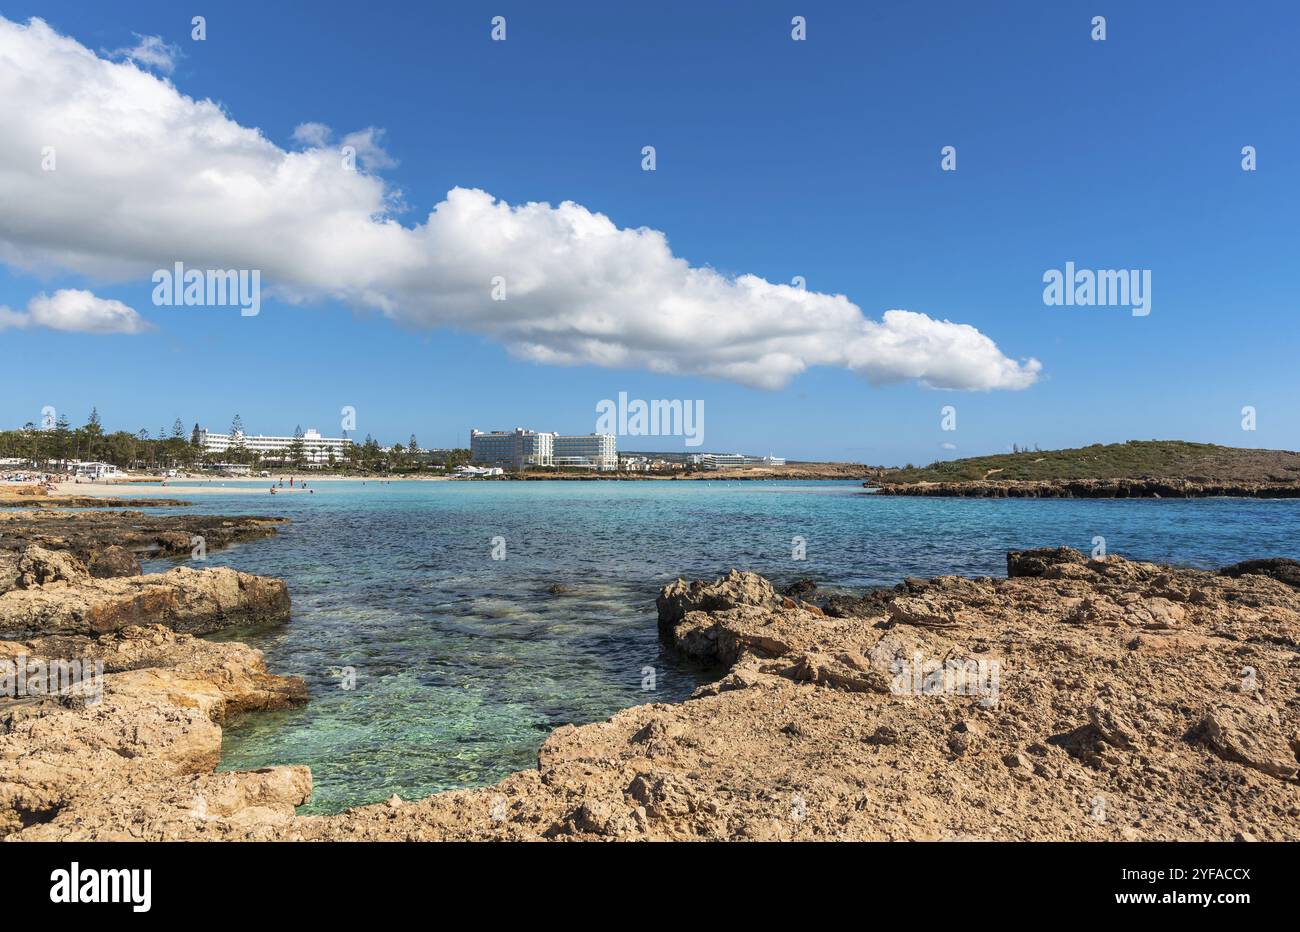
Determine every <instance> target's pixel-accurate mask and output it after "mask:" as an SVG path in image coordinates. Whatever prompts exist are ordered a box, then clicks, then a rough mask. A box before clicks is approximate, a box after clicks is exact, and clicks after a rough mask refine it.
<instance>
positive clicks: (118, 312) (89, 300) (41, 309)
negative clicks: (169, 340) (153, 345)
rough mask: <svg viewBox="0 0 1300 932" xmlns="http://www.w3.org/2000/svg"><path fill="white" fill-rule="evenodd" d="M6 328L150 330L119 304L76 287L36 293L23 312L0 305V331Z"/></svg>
mask: <svg viewBox="0 0 1300 932" xmlns="http://www.w3.org/2000/svg"><path fill="white" fill-rule="evenodd" d="M6 327H20V328H26V327H46V328H48V329H50V330H64V331H68V332H71V333H144V332H145V331H146V330H152V329H153V327H152V326H151V325H150V324H149V322H148V321H146V320H145V319H144V318H143V317H141V316H140V315H139V314H137V313H136V312H135V311H134V310H133V309H132V308H129V307H127V306H126V305H125V304H123V303H122V302H121V301H114V300H112V299H109V298H100V297H97V296H96V295H94V294H92V293H91V292H89V291H79V290H77V289H75V288H64V289H61V290H59V291H56V292H54V294H52V295H47V294H44V293H41V294H38V295H37V296H36V297H34V298H32V299H31V300H30V301H28V302H27V310H26V311H25V312H24V311H15V310H11V309H10V308H7V307H3V306H0V330H4V329H5V328H6Z"/></svg>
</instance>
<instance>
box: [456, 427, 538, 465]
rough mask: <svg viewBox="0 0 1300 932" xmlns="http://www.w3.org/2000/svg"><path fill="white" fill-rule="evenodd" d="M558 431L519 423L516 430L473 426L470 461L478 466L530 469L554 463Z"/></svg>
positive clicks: (470, 435)
mask: <svg viewBox="0 0 1300 932" xmlns="http://www.w3.org/2000/svg"><path fill="white" fill-rule="evenodd" d="M554 439H555V435H554V434H547V433H538V432H537V431H535V430H525V429H524V428H522V427H516V428H515V429H514V430H492V431H482V430H471V431H470V432H469V461H470V462H471V463H473V464H474V465H476V466H500V467H501V468H502V469H514V470H519V469H527V468H529V467H530V466H550V465H551V451H552V449H553V447H552V441H553V440H554Z"/></svg>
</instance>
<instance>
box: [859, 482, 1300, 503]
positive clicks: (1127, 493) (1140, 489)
mask: <svg viewBox="0 0 1300 932" xmlns="http://www.w3.org/2000/svg"><path fill="white" fill-rule="evenodd" d="M863 485H864V486H865V487H867V488H872V489H875V492H876V494H877V495H920V496H938V497H954V498H1212V497H1216V496H1227V497H1231V498H1300V483H1295V482H1222V481H1194V480H1191V479H1147V478H1137V479H973V480H969V481H960V480H959V481H951V482H905V483H887V482H886V483H880V482H878V481H870V480H869V481H867V482H864V483H863Z"/></svg>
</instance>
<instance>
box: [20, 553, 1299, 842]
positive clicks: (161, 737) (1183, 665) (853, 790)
mask: <svg viewBox="0 0 1300 932" xmlns="http://www.w3.org/2000/svg"><path fill="white" fill-rule="evenodd" d="M20 564H21V566H20V569H21V572H20V574H19V576H18V585H17V586H16V587H15V588H13V589H11V590H10V591H9V592H7V593H5V594H4V595H3V596H0V625H2V626H3V628H4V629H6V630H15V629H17V628H24V629H25V628H28V627H29V626H36V627H38V628H43V629H44V631H42V632H40V633H30V632H29V633H28V634H27V635H26V636H25V639H21V638H19V637H18V636H13V635H0V636H13V637H14V638H15V639H14V640H10V641H2V642H0V659H3V658H15V657H20V656H25V657H28V658H31V657H37V658H56V657H62V658H68V657H74V656H76V657H82V658H86V659H91V660H98V661H99V662H101V663H102V664H103V671H104V675H103V678H102V698H101V700H100V701H99V702H98V703H96V704H93V705H92V704H90V703H88V702H87V701H86V698H85V695H84V693H85V690H80V691H79V690H76V689H74V690H69V691H68V692H67V693H66V694H63V695H58V696H46V697H38V698H36V699H23V700H9V701H4V700H0V835H4V836H7V839H8V840H60V839H62V840H109V839H155V840H173V839H229V840H250V839H282V840H332V839H356V840H383V839H388V840H397V839H404V840H437V839H447V840H451V839H478V840H488V839H500V840H543V839H556V840H559V839H572V840H613V839H1003V840H1007V839H1096V840H1121V839H1222V840H1226V839H1233V838H1239V839H1246V840H1249V839H1267V840H1282V839H1290V840H1295V839H1298V838H1300V779H1298V777H1297V769H1298V768H1300V590H1298V589H1297V586H1300V564H1298V563H1296V562H1295V561H1290V560H1276V559H1275V560H1260V561H1252V562H1249V563H1243V564H1237V565H1234V566H1232V567H1226V568H1224V569H1223V570H1220V571H1218V572H1213V571H1203V570H1190V569H1180V568H1174V567H1167V566H1159V565H1155V564H1149V563H1139V562H1131V561H1128V560H1124V559H1122V558H1120V557H1117V556H1111V557H1109V558H1108V559H1106V560H1104V561H1103V560H1089V559H1087V558H1086V557H1084V556H1083V555H1082V554H1080V553H1078V552H1076V551H1073V550H1068V549H1064V548H1061V549H1056V550H1043V551H1027V552H1022V553H1013V554H1010V555H1009V557H1008V576H1007V578H1005V579H991V578H979V579H967V578H960V577H938V578H936V579H930V580H921V579H908V580H905V581H904V582H902V583H900V584H899V585H898V586H897V587H895V588H893V589H890V590H882V591H876V592H870V593H866V594H864V595H862V596H860V597H845V596H843V595H839V596H823V595H822V594H821V593H820V592H819V591H818V589H817V587H816V585H815V583H813V582H811V581H802V582H800V583H798V584H795V585H793V586H790V587H786V589H785V590H783V591H778V590H776V589H775V588H774V587H773V586H772V585H771V584H770V583H769V582H768V581H767V580H765V579H763V578H762V577H760V576H757V575H755V574H752V573H741V572H737V571H732V572H731V573H730V574H729V575H728V576H726V577H724V578H723V579H720V580H716V581H713V582H693V583H687V582H685V581H682V580H678V581H677V582H675V583H673V584H672V585H670V586H668V587H666V588H665V589H664V590H663V592H662V593H661V595H660V597H659V600H658V614H659V625H660V631H661V634H662V636H663V637H664V638H665V639H666V640H667V641H668V642H670V643H671V644H672V645H674V646H675V647H676V648H677V649H678V650H680V651H682V652H684V653H686V654H688V655H691V656H693V657H696V658H699V659H701V660H705V661H708V662H712V663H716V664H718V665H719V666H720V668H721V670H722V672H721V675H720V677H719V678H718V679H717V680H716V681H714V682H712V683H710V684H708V685H706V686H703V687H701V688H700V689H698V690H697V691H696V692H695V693H694V694H692V696H691V697H690V698H689V699H688V700H686V701H685V702H682V703H679V704H658V703H656V704H650V705H642V706H636V707H634V708H630V709H626V710H624V711H622V712H619V713H618V714H616V715H614V716H613V717H611V718H610V719H609V720H608V721H605V722H599V723H594V724H589V725H583V726H578V727H575V726H572V725H568V726H564V727H561V728H559V729H557V730H556V731H554V732H553V733H552V734H551V735H550V736H549V737H548V738H547V739H546V741H545V742H544V743H543V744H542V746H541V749H540V750H539V752H538V766H537V768H536V769H534V770H528V771H523V772H519V773H515V774H513V775H511V776H509V777H507V778H506V779H504V780H502V781H501V782H499V783H498V784H496V785H495V786H491V787H485V788H481V789H475V790H464V791H456V792H448V793H441V794H437V795H435V796H431V797H428V798H427V799H424V800H421V801H417V802H408V801H404V800H401V799H398V798H397V797H393V798H392V799H390V800H389V801H388V802H386V803H379V804H375V805H370V806H364V807H359V808H356V809H352V810H348V811H346V812H343V813H341V814H339V815H336V816H298V815H296V814H295V812H294V808H295V807H296V806H298V805H301V804H302V803H303V802H305V801H306V800H307V799H308V798H309V796H310V792H311V775H310V772H309V770H308V769H307V768H306V767H300V766H294V767H274V768H267V769H264V770H259V771H251V772H241V773H220V774H218V773H214V772H213V771H214V768H215V766H216V765H217V762H218V760H219V756H220V742H221V723H222V722H224V721H225V720H226V718H227V717H228V716H229V715H232V714H235V713H242V712H250V711H255V710H260V709H270V708H277V707H281V706H284V705H288V704H292V703H297V702H301V701H304V700H305V698H306V690H305V686H304V684H303V683H302V681H301V680H298V679H294V678H284V677H277V676H274V675H272V674H270V673H268V672H267V670H266V669H265V665H264V664H263V662H262V658H261V655H260V653H259V652H257V651H255V650H252V649H250V648H248V647H247V646H245V645H242V644H234V643H214V642H209V641H204V640H201V639H198V638H195V637H193V636H191V635H190V634H187V633H184V632H185V631H211V630H216V629H218V628H220V627H223V626H225V625H227V624H232V623H235V622H236V621H240V620H242V621H248V620H254V621H261V622H269V623H275V622H278V621H280V620H283V619H284V618H285V617H287V614H288V595H287V592H284V591H283V583H282V582H279V581H276V580H266V579H259V578H258V577H248V576H247V574H238V573H235V572H234V571H233V570H224V571H221V570H204V571H200V572H194V571H190V570H184V569H181V570H173V571H171V572H170V573H165V574H156V575H154V576H150V577H143V578H141V577H128V578H114V579H110V580H97V579H95V578H93V577H90V576H89V574H88V571H86V570H85V568H84V567H83V566H80V565H79V564H78V563H77V561H76V558H75V557H74V556H72V555H70V554H68V553H62V554H60V553H57V552H51V551H48V550H45V549H44V548H40V547H38V546H29V547H28V548H27V549H26V550H25V551H24V553H23V555H22V557H21V558H20ZM277 583H278V585H277ZM106 585H107V588H105V586H106ZM150 590H158V591H157V592H153V593H152V594H151V596H150V598H149V599H144V598H142V593H145V592H149V591H150ZM159 592H164V593H169V595H165V596H163V595H159ZM54 604H62V605H63V606H64V607H63V608H53V609H51V608H48V607H47V606H50V605H54ZM34 605H36V606H41V608H34V607H33V606H34ZM97 605H107V606H112V608H109V609H97V608H95V606H97ZM133 613H134V614H133ZM177 629H181V630H180V632H178V630H177ZM52 631H53V632H58V633H51V632H52Z"/></svg>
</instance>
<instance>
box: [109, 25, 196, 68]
mask: <svg viewBox="0 0 1300 932" xmlns="http://www.w3.org/2000/svg"><path fill="white" fill-rule="evenodd" d="M135 37H136V39H138V40H139V41H138V42H137V43H136V45H135V47H134V48H129V49H128V48H121V49H117V50H115V51H112V52H109V53H107V54H108V56H109V58H125V59H127V60H128V61H133V62H135V63H136V64H137V65H143V66H144V67H146V68H154V69H156V70H158V71H161V72H162V73H163V74H171V73H172V72H173V71H174V70H175V69H176V59H178V58H180V57H181V50H180V47H179V46H177V45H172V44H171V43H169V42H164V41H163V39H162V37H161V36H142V35H140V34H139V33H136V34H135Z"/></svg>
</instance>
